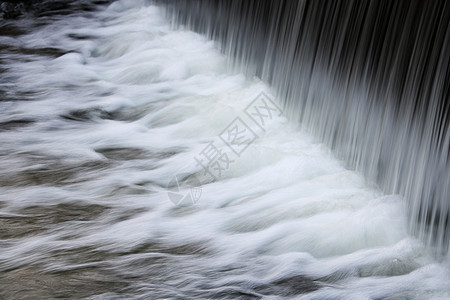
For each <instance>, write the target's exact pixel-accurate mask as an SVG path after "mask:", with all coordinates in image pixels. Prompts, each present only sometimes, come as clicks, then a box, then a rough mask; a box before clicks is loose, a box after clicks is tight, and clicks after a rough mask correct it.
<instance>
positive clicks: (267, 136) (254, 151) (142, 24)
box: [0, 1, 450, 299]
mask: <svg viewBox="0 0 450 300" xmlns="http://www.w3.org/2000/svg"><path fill="white" fill-rule="evenodd" d="M1 42H2V44H6V45H10V46H11V47H19V46H20V47H23V48H31V49H43V48H46V49H47V48H52V49H60V51H61V52H62V53H61V54H62V55H42V54H39V53H31V54H30V53H25V54H21V53H20V52H19V53H16V54H10V60H8V61H6V63H5V68H6V69H7V70H8V73H7V74H8V78H6V77H4V78H6V79H3V80H2V89H3V90H4V91H6V92H5V96H4V101H2V102H0V107H1V112H0V118H1V120H0V122H1V124H2V125H3V130H2V131H1V132H0V140H1V157H0V165H1V168H0V185H1V189H0V191H1V202H0V208H1V214H0V220H1V226H2V231H3V233H2V234H1V239H2V240H1V241H0V243H1V245H2V246H1V249H2V250H1V252H0V272H1V277H0V282H1V283H0V287H1V288H0V290H3V291H1V292H0V295H1V296H2V297H4V298H10V299H20V298H26V297H31V296H33V297H36V298H58V297H60V298H80V297H93V298H95V299H122V298H142V299H225V298H228V299H258V298H261V297H263V298H265V299H287V298H295V299H448V297H450V287H449V280H450V273H449V271H448V267H447V266H446V265H445V263H442V262H437V261H435V260H434V259H433V258H432V257H430V256H429V255H428V254H427V252H426V250H425V249H424V247H423V245H422V244H421V242H420V241H418V240H416V239H414V238H413V237H411V236H410V235H409V234H408V232H407V218H406V210H405V209H404V207H403V199H401V198H400V197H397V196H395V195H388V196H386V195H383V194H382V193H381V192H379V191H378V190H377V189H376V188H374V187H370V186H368V185H367V184H366V183H365V181H364V178H363V177H362V176H361V175H359V174H358V173H355V172H353V171H349V170H347V169H346V168H345V167H344V164H343V163H342V162H341V161H339V160H337V159H336V158H334V157H333V155H332V154H331V153H330V151H329V150H328V149H327V148H326V147H325V146H323V145H321V144H319V143H317V142H316V141H315V140H314V138H312V137H311V136H309V135H307V134H305V133H302V132H300V131H299V130H297V129H296V128H294V126H292V125H291V124H289V123H288V122H287V120H286V119H285V118H284V117H283V116H282V115H281V116H280V115H279V114H278V112H279V111H278V110H277V109H278V108H277V107H276V105H275V104H276V102H277V99H276V97H275V96H274V95H273V94H272V93H271V90H270V89H269V88H268V87H267V86H266V85H264V84H263V83H262V82H260V81H259V80H257V79H248V78H245V76H243V75H241V74H236V73H233V72H231V71H230V70H229V68H228V67H227V59H226V58H225V57H224V56H222V55H221V54H220V52H219V51H218V49H216V48H215V44H214V43H213V42H211V41H208V40H207V39H205V38H204V37H202V36H200V35H198V34H196V33H193V32H190V31H185V30H182V29H173V28H172V27H171V26H170V24H169V23H168V21H166V20H165V18H164V14H163V12H162V11H161V9H160V8H158V7H155V6H152V5H148V4H146V2H145V1H117V2H114V3H113V4H111V5H110V6H109V7H107V8H105V10H103V11H101V12H96V13H89V14H87V13H86V14H74V15H71V16H68V17H66V18H64V19H58V20H54V21H53V22H51V23H49V24H47V25H42V26H40V27H37V28H36V29H34V30H32V31H30V32H28V33H25V34H22V35H19V36H17V37H14V38H12V37H3V38H2V40H1ZM261 93H265V94H261ZM261 95H262V96H263V97H265V98H264V99H265V100H264V101H266V102H265V103H266V104H267V103H268V104H269V105H271V110H270V109H267V107H266V110H264V111H263V109H262V108H261V106H259V108H260V112H261V113H263V114H262V115H260V117H261V116H263V119H264V120H265V123H264V124H263V126H261V124H260V123H258V120H262V119H261V118H260V119H258V116H256V115H254V114H253V115H252V114H247V113H246V112H248V111H249V109H253V108H255V107H258V106H257V104H258V103H259V104H261V102H257V101H261V98H260V97H261ZM264 95H266V96H264ZM258 99H259V100H258ZM255 101H256V102H255ZM269 115H270V116H269ZM251 116H253V117H254V119H252V117H251ZM13 125H14V126H13ZM239 126H240V127H239ZM233 129H236V131H233ZM244 131H245V132H246V133H244V135H245V134H247V135H246V136H244V137H243V139H242V140H241V141H246V142H243V144H240V145H239V143H237V144H236V143H235V144H228V143H227V138H229V137H230V135H232V134H233V132H234V133H235V134H236V135H237V134H238V133H242V132H244ZM233 147H240V148H239V149H238V150H237V152H234V151H233ZM234 150H235V151H236V148H234ZM213 153H215V154H217V155H218V154H220V158H221V161H220V162H221V169H220V170H219V169H218V168H212V170H211V171H212V172H213V171H214V172H216V173H215V178H213V177H211V176H209V177H208V176H205V172H204V169H203V167H202V165H201V164H200V163H199V161H202V162H203V163H207V158H208V156H207V155H210V156H211V155H212V154H213ZM216 158H217V156H216ZM211 166H212V165H211ZM217 166H219V165H217ZM219 171H220V173H217V172H219ZM179 174H185V175H183V176H184V177H183V176H182V177H180V178H179V179H180V183H181V181H182V180H184V179H186V178H185V177H186V176H187V175H186V174H188V175H190V176H189V177H188V178H187V179H186V180H187V182H188V183H189V178H195V179H197V180H199V181H200V184H201V185H200V186H196V187H195V188H194V189H191V188H190V186H189V184H184V185H183V184H181V190H177V189H176V186H175V189H174V186H173V182H174V181H173V179H174V178H175V177H176V176H177V175H179ZM171 182H172V184H170V183H171ZM168 185H170V188H168ZM197 185H198V184H197ZM190 192H192V193H193V194H192V195H191V194H190ZM194 192H195V194H194ZM170 193H172V194H170ZM176 194H180V195H188V196H189V195H190V196H191V198H190V200H192V202H194V203H193V204H192V203H191V202H189V201H187V202H186V201H182V203H180V204H179V205H176V204H174V197H171V195H176Z"/></svg>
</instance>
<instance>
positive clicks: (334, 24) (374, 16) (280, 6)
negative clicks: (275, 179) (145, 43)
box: [165, 0, 450, 254]
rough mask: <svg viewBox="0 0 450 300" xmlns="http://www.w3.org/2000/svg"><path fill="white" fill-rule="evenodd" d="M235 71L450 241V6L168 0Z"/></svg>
mask: <svg viewBox="0 0 450 300" xmlns="http://www.w3.org/2000/svg"><path fill="white" fill-rule="evenodd" d="M165 6H166V11H167V13H168V16H169V17H170V18H171V19H172V21H173V23H174V24H178V25H181V24H182V25H185V26H187V27H188V28H189V29H192V30H195V31H198V32H200V33H202V34H205V35H206V36H208V37H209V38H211V39H214V40H216V41H217V42H218V44H219V47H220V48H221V50H222V51H223V52H224V53H225V54H227V55H228V56H229V57H232V58H233V64H234V68H237V69H239V70H240V71H242V70H243V71H245V72H246V74H248V75H249V76H257V77H259V78H261V79H262V80H264V81H265V82H267V83H268V84H270V85H271V86H272V87H273V88H274V90H275V91H276V92H277V93H278V95H279V97H280V98H281V99H283V100H282V101H284V102H283V103H282V104H283V106H284V111H285V114H286V115H287V116H288V117H289V118H290V119H291V120H292V121H293V122H298V123H299V124H300V125H301V127H302V128H304V129H305V130H307V131H309V132H311V133H312V134H313V135H314V136H315V137H316V138H317V139H318V140H320V141H322V142H324V143H325V144H326V145H328V146H329V147H331V148H332V149H333V150H334V152H335V153H336V155H337V156H338V157H339V158H341V159H343V160H344V161H345V162H346V163H347V166H348V167H349V168H352V169H355V170H358V171H360V172H362V173H363V174H364V175H365V177H366V178H367V180H368V182H370V183H373V184H376V185H378V186H379V187H380V188H381V189H382V190H383V192H385V193H389V194H390V193H398V194H401V195H403V196H404V197H405V198H406V199H407V204H408V205H407V206H408V210H409V211H408V213H409V216H410V230H411V232H412V233H414V234H416V235H417V236H419V237H421V238H422V239H424V240H425V242H426V243H427V244H428V245H430V246H433V248H434V249H436V250H437V251H438V252H441V253H444V254H445V253H446V252H447V251H448V243H449V237H450V225H449V222H448V221H449V220H448V218H449V209H450V206H449V199H448V195H449V186H450V169H449V161H448V152H449V143H450V131H449V130H448V122H449V117H448V112H449V87H450V74H449V72H450V68H449V60H450V2H448V1H391V0H380V1H327V0H318V1H316V0H315V1H308V0H300V1H287V0H281V1H270V0H264V1H261V0H246V1H239V0H216V1H210V0H189V1H186V0H172V1H169V2H166V1H165Z"/></svg>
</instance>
